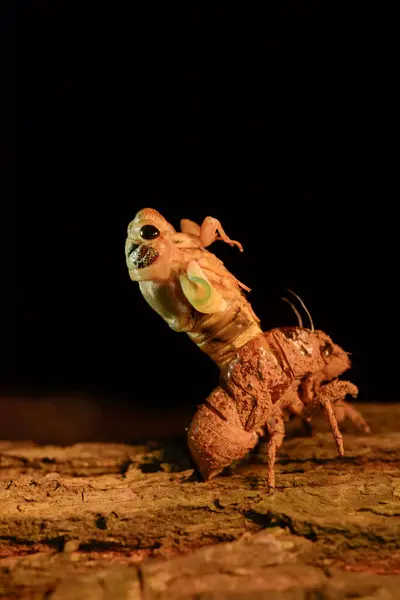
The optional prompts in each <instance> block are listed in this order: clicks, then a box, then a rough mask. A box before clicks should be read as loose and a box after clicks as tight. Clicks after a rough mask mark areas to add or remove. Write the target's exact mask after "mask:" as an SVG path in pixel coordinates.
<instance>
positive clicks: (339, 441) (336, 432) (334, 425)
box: [319, 394, 344, 456]
mask: <svg viewBox="0 0 400 600" xmlns="http://www.w3.org/2000/svg"><path fill="white" fill-rule="evenodd" d="M319 401H320V403H321V406H322V407H323V408H324V409H325V411H326V414H327V417H328V420H329V425H330V426H331V431H332V434H333V437H334V438H335V443H336V448H337V451H338V454H339V456H344V446H343V436H342V434H341V433H340V429H339V425H338V422H337V420H336V416H335V413H334V411H333V408H332V404H331V401H330V400H329V398H325V397H324V395H323V394H321V395H320V397H319Z"/></svg>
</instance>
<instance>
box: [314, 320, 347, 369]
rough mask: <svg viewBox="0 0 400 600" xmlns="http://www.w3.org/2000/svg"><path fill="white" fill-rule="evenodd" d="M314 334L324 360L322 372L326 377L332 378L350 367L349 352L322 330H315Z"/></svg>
mask: <svg viewBox="0 0 400 600" xmlns="http://www.w3.org/2000/svg"><path fill="white" fill-rule="evenodd" d="M315 334H316V335H317V336H318V342H319V351H320V354H321V357H322V359H323V360H324V362H325V367H324V369H323V373H324V375H325V376H326V379H328V380H331V379H334V378H335V377H339V375H341V374H342V373H344V372H345V371H348V370H349V369H350V367H351V360H350V356H349V353H348V352H345V351H344V350H343V348H341V347H340V346H338V345H337V344H335V343H334V342H333V341H332V339H331V338H330V337H329V336H328V335H327V334H326V333H324V332H323V331H316V332H315Z"/></svg>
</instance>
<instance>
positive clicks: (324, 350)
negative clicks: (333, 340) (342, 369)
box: [321, 342, 333, 356]
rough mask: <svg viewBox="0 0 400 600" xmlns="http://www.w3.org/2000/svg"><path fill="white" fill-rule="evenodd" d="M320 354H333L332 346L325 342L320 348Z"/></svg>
mask: <svg viewBox="0 0 400 600" xmlns="http://www.w3.org/2000/svg"><path fill="white" fill-rule="evenodd" d="M321 352H322V354H323V355H324V356H330V355H331V354H332V352H333V347H332V344H330V343H329V342H325V344H324V345H323V346H322V348H321Z"/></svg>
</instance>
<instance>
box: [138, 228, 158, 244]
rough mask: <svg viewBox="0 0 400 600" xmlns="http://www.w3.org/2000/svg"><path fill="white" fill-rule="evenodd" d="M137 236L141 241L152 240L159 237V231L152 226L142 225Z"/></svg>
mask: <svg viewBox="0 0 400 600" xmlns="http://www.w3.org/2000/svg"><path fill="white" fill-rule="evenodd" d="M139 235H140V237H141V238H142V239H143V240H154V239H155V238H156V237H158V236H159V235H160V230H159V229H157V227H155V226H154V225H143V227H142V228H141V230H140V231H139Z"/></svg>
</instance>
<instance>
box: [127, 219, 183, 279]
mask: <svg viewBox="0 0 400 600" xmlns="http://www.w3.org/2000/svg"><path fill="white" fill-rule="evenodd" d="M174 233H175V229H174V227H173V226H172V225H171V224H170V223H168V221H167V220H166V219H164V217H163V216H162V215H161V214H160V213H159V212H158V211H156V210H154V209H153V208H144V209H142V210H140V211H139V212H138V213H137V214H136V216H135V218H134V219H133V221H131V222H130V223H129V226H128V235H127V238H126V242H125V258H126V264H127V267H128V270H129V276H130V278H131V279H132V280H133V281H158V280H159V281H162V280H165V279H168V277H169V274H170V270H171V259H172V243H171V237H172V236H173V235H174Z"/></svg>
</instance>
